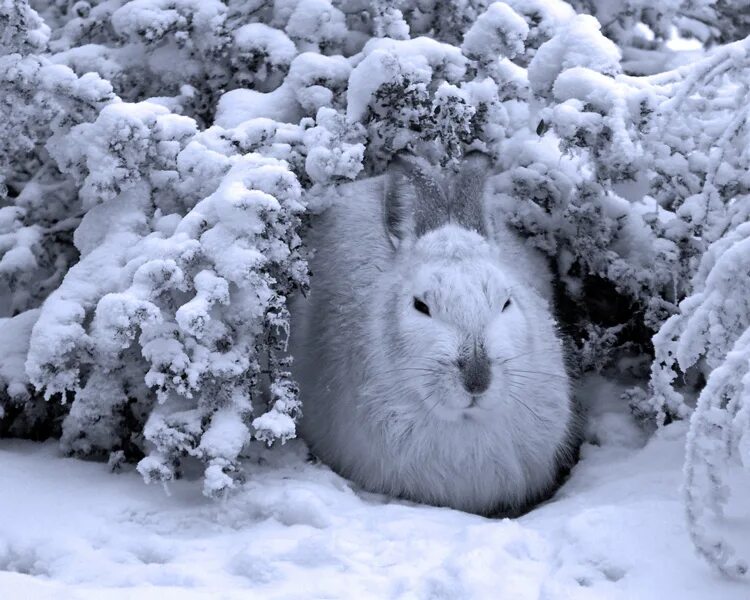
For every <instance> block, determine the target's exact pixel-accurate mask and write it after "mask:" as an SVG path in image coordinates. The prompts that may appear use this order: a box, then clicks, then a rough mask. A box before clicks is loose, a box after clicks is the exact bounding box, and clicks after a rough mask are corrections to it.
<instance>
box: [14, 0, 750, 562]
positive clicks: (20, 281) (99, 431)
mask: <svg viewBox="0 0 750 600" xmlns="http://www.w3.org/2000/svg"><path fill="white" fill-rule="evenodd" d="M675 32H678V33H679V35H681V36H682V37H683V38H693V39H695V40H698V41H699V42H700V43H702V44H703V47H702V49H699V50H692V51H679V50H675V49H674V48H673V46H672V43H671V42H670V43H668V40H669V39H670V38H672V37H673V36H674V34H675ZM749 33H750V21H749V20H748V16H747V11H746V10H743V3H742V2H740V1H739V0H722V1H714V0H670V1H669V2H663V3H653V2H650V3H647V2H645V0H627V1H626V2H620V3H615V2H605V1H599V0H570V2H565V1H563V0H505V1H504V2H489V1H486V0H460V1H455V2H449V3H447V2H438V1H437V0H419V1H417V0H397V1H395V2H385V1H383V0H373V1H363V0H275V1H273V2H259V1H253V2H240V1H236V0H229V1H219V0H210V1H205V2H204V1H198V0H129V1H128V0H107V1H104V2H68V3H65V2H42V1H35V2H32V3H29V2H28V1H27V0H0V112H1V113H2V115H3V119H2V120H0V166H2V169H0V337H1V338H2V340H3V342H4V343H3V344H1V345H0V435H14V436H22V437H23V436H26V437H34V438H45V437H57V438H59V439H60V442H61V446H62V448H63V449H64V450H65V451H66V452H68V453H71V454H76V455H85V456H97V457H101V458H105V459H106V458H107V457H110V459H111V461H110V462H111V464H113V465H116V464H119V463H120V462H121V461H122V460H127V461H131V462H136V463H137V464H138V470H139V472H140V473H141V474H142V475H143V477H144V478H145V479H146V480H147V481H161V482H167V481H170V480H173V479H175V478H178V477H180V476H181V475H182V473H183V471H184V470H185V469H186V468H188V467H187V466H188V465H189V464H190V463H193V464H195V463H197V464H201V465H203V469H204V472H205V477H204V491H205V493H206V494H208V495H210V496H220V495H224V494H226V493H227V491H228V490H229V489H230V488H232V487H233V486H235V485H236V484H237V482H239V481H242V478H243V472H242V460H241V459H242V456H243V455H244V454H245V453H246V452H247V450H248V447H249V445H252V444H253V443H258V442H262V443H268V444H271V445H272V444H274V443H275V442H277V441H278V442H283V441H284V440H287V439H290V438H292V437H294V436H295V435H296V432H295V422H296V419H297V418H298V417H299V415H300V412H301V411H302V410H303V407H302V406H301V405H300V402H299V399H298V397H297V385H296V383H295V382H294V381H293V379H292V378H291V376H290V373H289V365H290V361H291V357H289V356H288V355H287V352H286V340H287V337H288V334H289V319H288V312H287V302H288V299H289V297H290V296H291V295H292V294H296V293H305V291H306V288H307V286H308V283H309V282H308V272H307V264H306V249H305V246H304V244H303V239H304V236H303V235H302V234H303V232H304V228H305V227H308V226H311V227H314V226H315V219H314V218H313V217H312V213H315V212H317V211H319V210H322V209H324V208H325V207H326V205H327V202H328V201H329V200H330V198H331V197H332V190H331V186H332V185H334V184H337V183H339V182H342V181H347V180H352V179H355V178H358V177H366V176H370V175H378V174H380V173H382V171H383V170H384V168H385V166H386V165H387V164H388V162H389V161H390V160H391V159H392V158H393V157H394V155H396V154H397V153H400V152H415V153H418V154H420V155H421V156H423V157H424V158H425V159H426V160H428V161H431V162H433V163H436V164H439V165H440V167H441V168H443V169H453V168H454V167H455V165H456V164H457V163H458V162H459V161H460V160H461V158H462V157H463V155H464V154H465V153H466V152H468V151H471V150H478V151H481V152H484V153H485V154H487V155H489V157H490V158H491V160H492V163H493V170H494V172H495V173H496V176H495V177H493V178H491V180H490V182H489V184H488V194H489V196H488V197H489V198H490V199H491V200H490V202H489V209H490V213H491V214H490V215H489V216H490V217H491V218H493V219H503V220H505V221H507V222H508V223H509V225H510V226H511V227H513V228H515V229H516V230H517V231H518V232H519V233H520V234H521V235H523V236H524V237H525V238H526V243H528V244H530V245H532V246H534V247H536V248H539V249H541V250H542V251H543V252H545V253H546V254H547V255H548V256H549V258H550V262H551V264H553V265H554V267H555V271H556V273H555V274H556V279H557V284H558V285H557V291H558V294H557V295H558V298H557V300H558V309H559V310H558V313H559V318H560V320H561V325H562V328H563V330H564V331H565V332H566V334H567V336H568V339H569V347H570V352H571V355H572V359H571V361H570V362H571V364H573V365H576V366H577V368H578V369H579V370H581V371H587V370H588V371H599V372H602V373H605V374H609V375H612V374H617V373H619V372H622V371H626V372H627V373H626V374H627V376H628V377H629V378H630V380H631V381H633V380H635V381H638V382H640V384H639V385H638V386H636V387H635V388H633V389H631V390H630V391H629V392H628V393H627V394H626V395H625V396H626V399H627V401H629V404H630V407H631V408H632V410H633V412H634V414H635V415H636V416H637V417H638V418H639V420H642V421H644V422H652V423H656V424H663V423H666V422H669V421H672V420H675V419H688V418H689V419H690V422H691V433H690V436H689V444H688V458H687V461H686V471H685V474H686V488H685V489H686V492H685V496H686V497H685V499H686V505H687V507H688V517H689V521H690V524H691V528H692V534H693V537H694V541H695V542H696V545H697V546H698V548H699V549H700V551H701V553H702V554H703V555H704V556H705V557H706V558H707V559H708V560H710V561H711V562H713V563H714V564H716V565H717V566H719V567H720V568H721V569H723V570H724V571H727V572H732V573H739V572H742V571H743V570H744V567H743V566H742V565H741V564H739V563H737V561H733V559H732V558H731V557H730V551H729V549H728V546H726V545H725V544H723V543H721V542H720V541H717V540H716V539H714V536H713V532H712V531H711V528H710V525H709V524H708V523H709V521H708V520H707V519H705V518H704V517H703V513H702V511H703V510H704V509H705V508H712V509H719V508H720V507H721V506H722V503H723V501H724V500H725V497H726V495H725V487H724V486H723V484H722V481H723V479H722V477H723V469H724V467H725V466H726V465H727V464H729V463H730V462H732V461H735V460H736V459H739V460H740V461H741V462H742V463H743V464H745V465H747V464H748V462H750V451H749V450H748V448H750V441H748V440H750V431H749V428H750V416H748V415H750V412H748V411H749V410H750V409H748V407H747V406H748V389H749V388H748V377H750V376H749V375H748V356H749V355H748V327H750V304H748V298H750V288H748V269H750V265H748V260H747V258H748V256H750V247H749V246H748V243H749V242H748V239H750V231H749V230H748V219H750V176H749V175H748V173H750V168H749V167H750V150H749V149H750V138H749V137H748V136H749V135H750V134H749V133H748V127H747V120H748V110H750V109H749V108H748V107H750V102H749V101H748V94H749V92H748V90H749V89H750V79H749V78H748V73H749V72H750V70H749V69H748V64H749V62H750V42H748V38H746V37H745V36H747V35H748V34H749ZM376 225H377V226H379V224H373V227H375V226H376ZM649 366H650V368H649ZM696 398H697V403H696ZM254 440H255V442H254ZM191 468H192V467H191Z"/></svg>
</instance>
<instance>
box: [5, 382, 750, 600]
mask: <svg viewBox="0 0 750 600" xmlns="http://www.w3.org/2000/svg"><path fill="white" fill-rule="evenodd" d="M583 387H584V390H583V391H584V394H583V395H584V396H585V397H594V398H596V399H597V401H596V403H595V404H594V407H593V408H591V419H590V427H589V439H590V440H592V441H594V440H595V441H597V442H598V443H597V444H596V445H594V444H587V445H585V446H584V449H583V454H582V460H581V462H580V463H579V464H578V466H577V467H576V469H575V471H574V473H573V475H572V477H571V478H570V480H569V481H568V482H567V484H566V485H565V486H564V487H563V488H562V489H561V490H560V492H559V493H558V494H557V496H556V497H555V498H554V499H553V500H551V501H550V502H548V503H546V504H545V505H543V506H540V507H539V508H537V509H536V510H534V511H532V512H531V513H529V514H527V515H525V516H524V517H522V518H520V519H517V520H492V519H485V518H481V517H477V516H474V515H469V514H464V513H461V512H458V511H454V510H448V509H440V508H432V507H425V506H417V505H413V504H408V503H404V502H398V501H389V500H387V499H385V498H382V497H380V496H374V495H371V494H364V493H362V492H360V491H357V490H355V489H353V488H352V486H351V485H350V484H349V483H348V482H347V481H345V480H344V479H342V478H340V477H338V476H336V475H335V474H333V473H332V472H331V471H330V470H329V469H328V468H326V467H325V466H323V465H321V464H311V463H309V462H306V460H305V458H306V451H305V449H304V447H303V446H302V444H301V443H298V442H295V443H290V444H287V449H286V450H285V451H283V452H268V453H265V457H264V458H262V459H261V460H259V461H256V462H258V464H254V465H248V469H249V471H250V475H251V476H250V478H249V480H248V483H247V484H245V486H244V487H243V488H242V489H241V491H240V492H239V493H237V494H235V495H233V496H232V497H231V498H229V499H228V500H226V501H224V502H215V501H211V500H208V499H206V498H204V497H203V496H202V495H201V485H202V482H201V481H200V478H199V477H196V478H195V479H192V480H182V481H179V482H177V483H175V484H172V485H171V486H170V488H169V491H170V495H165V493H164V491H163V489H162V488H161V487H160V486H156V485H151V486H146V485H144V484H143V482H142V480H141V478H140V476H139V475H138V474H137V473H135V472H134V471H132V470H131V471H126V472H124V473H119V474H111V473H109V472H108V470H107V467H106V465H103V464H99V463H93V462H84V461H80V460H75V459H70V458H62V457H60V455H59V453H58V451H57V448H56V446H55V445H54V444H52V443H46V444H34V443H31V442H26V441H14V440H0V598H3V599H13V600H15V599H24V600H26V599H36V598H54V599H56V600H57V599H67V598H73V599H79V598H81V599H83V598H92V599H94V598H95V599H102V598H138V599H139V600H140V599H148V598H159V599H160V600H166V599H169V598H180V599H182V598H210V599H221V598H243V599H248V598H250V599H252V598H263V599H271V598H347V599H349V598H357V599H359V598H424V599H427V598H446V599H448V598H450V599H454V598H498V599H506V598H507V599H512V600H525V599H531V598H534V599H537V598H539V599H545V600H569V599H570V600H577V599H606V600H617V599H620V598H622V599H628V600H631V599H638V600H648V599H650V598H653V599H655V600H667V599H671V598H679V599H680V600H690V599H712V600H713V599H720V600H733V599H737V600H740V599H742V600H746V599H747V598H748V597H750V586H748V584H747V583H745V582H736V581H730V580H727V579H724V578H722V577H721V576H719V575H718V574H716V573H715V572H714V571H712V570H711V569H710V568H709V567H708V566H706V565H705V564H704V563H703V562H702V561H701V560H699V558H698V557H697V556H696V555H695V553H694V551H693V547H692V544H691V543H690V540H689V538H688V535H687V532H686V528H685V523H684V515H683V510H684V509H683V505H682V503H681V499H680V483H681V467H682V460H683V456H684V437H685V431H686V424H685V423H676V424H673V425H670V426H667V427H666V428H664V429H662V430H661V431H659V432H657V433H656V434H655V435H654V436H653V437H651V438H650V439H649V441H648V443H646V445H645V446H644V440H645V439H646V438H645V436H644V435H642V434H641V432H640V431H639V430H638V429H637V427H636V426H635V425H634V424H633V423H632V421H631V420H630V417H629V416H628V415H627V414H626V412H625V409H624V407H623V403H622V402H621V401H619V400H618V395H619V389H618V388H616V387H615V386H614V385H612V384H609V383H607V382H604V381H602V380H593V381H589V382H588V383H586V384H584V386H583ZM733 483H734V491H735V498H738V497H740V498H741V497H743V496H744V497H748V496H747V493H748V492H750V485H748V482H747V481H742V480H740V479H739V475H738V476H737V477H735V478H733ZM735 508H736V509H737V510H733V509H735ZM742 514H743V511H742V510H741V507H737V506H736V505H731V504H730V510H729V511H728V514H727V520H726V523H727V525H725V526H724V528H725V529H728V530H729V535H730V536H731V538H732V540H733V543H734V544H735V546H736V547H737V549H738V551H740V552H741V553H742V554H744V555H745V556H748V555H750V519H749V518H748V516H747V512H746V511H745V513H744V514H745V516H744V517H740V516H739V515H742ZM725 533H727V532H726V531H725Z"/></svg>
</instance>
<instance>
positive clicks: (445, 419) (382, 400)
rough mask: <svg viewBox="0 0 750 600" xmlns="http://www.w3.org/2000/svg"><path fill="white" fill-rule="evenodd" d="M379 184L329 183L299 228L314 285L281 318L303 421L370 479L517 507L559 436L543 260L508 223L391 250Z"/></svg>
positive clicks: (331, 460) (350, 471)
mask: <svg viewBox="0 0 750 600" xmlns="http://www.w3.org/2000/svg"><path fill="white" fill-rule="evenodd" d="M387 186H388V180H387V179H386V178H384V177H380V178H374V179H370V180H364V181H362V182H357V183H354V184H349V185H346V186H341V188H339V192H338V195H337V197H336V198H335V200H334V202H333V205H332V206H331V207H330V208H329V209H328V210H327V211H326V213H325V214H324V215H322V216H321V217H319V218H318V221H317V222H316V223H315V225H314V227H313V228H312V233H311V234H310V236H309V239H308V243H309V245H310V246H311V247H312V248H313V249H314V251H315V254H314V257H313V259H312V261H311V270H312V273H313V279H312V289H311V292H310V294H309V297H308V299H307V300H304V299H301V298H300V299H298V301H297V302H296V303H295V306H294V310H293V327H292V331H293V334H292V335H293V338H292V349H293V352H294V355H295V376H296V377H297V379H298V381H299V383H300V386H301V394H302V399H303V418H302V422H301V431H302V434H303V436H304V438H305V439H306V441H307V442H308V443H309V445H310V447H311V449H312V451H313V452H314V453H315V454H316V455H318V456H319V457H320V458H321V459H322V460H323V461H325V462H326V463H328V464H329V465H331V466H332V467H333V468H334V469H335V470H336V471H338V472H339V473H341V474H342V475H344V476H346V477H349V478H351V479H352V480H354V481H355V482H357V483H359V484H360V485H362V486H363V487H364V488H366V489H368V490H370V491H376V492H383V493H387V494H391V495H394V496H399V497H403V498H408V499H412V500H415V501H419V502H425V503H430V504H436V505H442V506H451V507H454V508H458V509H462V510H467V511H471V512H477V513H484V514H488V513H492V512H495V511H500V512H504V513H506V514H509V513H513V512H516V511H517V510H519V509H520V508H522V507H524V506H526V505H527V504H528V503H529V502H530V501H533V500H536V499H538V498H540V497H542V496H543V495H544V494H545V493H546V492H547V491H548V490H550V489H551V488H552V486H553V485H554V482H555V479H556V476H557V473H558V470H559V466H560V461H561V459H562V457H563V455H564V454H565V453H566V452H567V450H568V449H569V448H568V446H569V438H570V430H571V421H572V410H571V404H570V400H569V386H568V380H567V376H566V374H565V368H564V364H563V351H562V346H561V343H560V341H559V339H558V337H557V333H556V327H555V323H554V320H553V319H552V317H551V315H550V312H549V308H548V299H547V298H546V297H545V296H546V295H548V294H549V282H548V274H547V271H546V268H545V265H544V262H543V261H542V260H541V259H540V258H539V257H537V256H536V255H534V254H533V253H532V252H530V251H529V250H527V249H525V248H524V247H523V245H522V244H521V243H520V242H519V241H518V240H517V239H516V238H515V237H514V236H513V235H511V234H510V232H508V231H507V230H505V229H502V228H501V229H500V230H499V231H497V232H496V233H495V234H494V235H492V236H490V237H491V238H493V241H491V242H488V241H487V240H486V239H484V238H483V237H482V236H480V235H479V234H478V233H476V232H474V231H469V230H468V229H466V228H464V227H461V226H460V225H461V224H460V223H459V224H455V223H453V224H451V223H446V224H442V225H440V224H437V225H433V226H431V227H429V228H427V230H426V231H423V232H421V235H420V236H419V237H416V236H415V237H414V239H413V240H411V241H404V243H403V244H402V245H401V246H400V247H399V248H398V250H394V248H393V246H392V245H391V243H390V242H389V238H388V235H387V234H386V232H385V231H384V229H383V227H382V225H381V223H383V221H384V219H386V220H388V218H389V217H388V215H385V214H384V210H385V211H387V208H386V209H384V206H383V203H382V202H381V199H382V198H383V196H384V194H386V193H387ZM420 294H422V295H420ZM511 298H512V304H511ZM423 300H424V301H423ZM428 304H429V306H428ZM415 308H416V310H415ZM420 313H421V314H420Z"/></svg>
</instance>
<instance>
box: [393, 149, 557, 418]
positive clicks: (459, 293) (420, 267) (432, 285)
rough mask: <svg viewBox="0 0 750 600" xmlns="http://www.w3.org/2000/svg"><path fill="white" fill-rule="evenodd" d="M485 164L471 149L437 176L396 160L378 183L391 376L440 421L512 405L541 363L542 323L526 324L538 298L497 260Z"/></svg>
mask: <svg viewBox="0 0 750 600" xmlns="http://www.w3.org/2000/svg"><path fill="white" fill-rule="evenodd" d="M486 163H487V161H486V158H485V157H483V156H482V155H475V156H472V155H470V156H468V157H467V158H466V159H465V162H464V164H463V165H462V168H461V169H460V171H459V172H458V174H457V175H456V176H454V177H451V178H449V179H448V180H442V179H439V178H438V177H437V176H435V175H433V174H432V171H431V169H430V168H429V167H427V166H423V165H420V163H418V162H417V161H416V160H405V159H399V161H398V162H397V163H396V164H394V166H392V167H391V169H390V171H389V174H388V178H387V183H386V190H385V200H384V202H385V210H384V215H385V226H386V232H387V234H388V236H389V239H390V240H391V243H392V246H393V253H394V254H393V259H394V265H395V270H396V273H397V277H396V279H395V280H394V282H393V285H392V286H390V288H389V289H388V291H387V294H388V297H387V298H386V299H385V302H384V310H385V312H386V314H385V322H386V326H385V328H384V335H385V337H386V339H385V340H384V347H385V348H386V350H387V358H388V362H389V363H390V365H389V367H390V373H391V377H392V381H393V382H394V383H396V382H398V385H404V386H408V387H410V388H411V389H412V390H416V391H417V393H418V396H419V398H420V402H422V403H423V404H424V408H425V410H427V411H429V413H430V414H432V415H434V416H436V417H438V418H442V419H446V420H456V419H464V418H470V419H479V420H481V419H484V418H486V417H488V416H489V413H490V412H494V413H497V412H500V411H503V410H507V409H508V408H509V407H510V406H511V405H513V404H514V402H518V401H520V400H519V399H520V398H522V397H523V389H524V388H525V387H526V386H527V385H528V383H529V381H530V379H531V378H533V371H534V369H533V368H532V366H530V365H535V364H539V362H538V361H539V360H540V359H542V357H541V356H539V353H540V352H542V351H543V350H544V347H543V346H544V344H543V343H542V344H540V343H539V341H538V338H540V334H539V333H538V332H539V331H540V329H539V328H540V327H541V331H548V326H549V324H548V323H535V322H532V321H533V320H535V319H536V318H537V316H538V315H539V314H541V315H544V316H546V314H547V313H546V312H545V311H544V310H540V308H539V307H540V302H543V301H542V300H541V298H539V297H538V296H537V295H536V294H535V293H534V292H532V291H530V290H529V289H528V288H527V286H524V285H522V284H521V283H520V282H518V281H517V280H516V279H515V278H514V276H513V274H512V272H510V270H509V269H508V268H507V267H504V266H503V261H502V260H500V256H499V250H498V248H497V246H496V245H495V244H494V243H493V241H492V236H491V235H488V229H490V228H491V225H490V223H489V220H488V219H487V218H486V216H485V215H486V213H485V209H484V187H485V185H484V184H485V178H486V168H487V164H486ZM506 264H507V263H506ZM548 344H549V342H547V345H548ZM412 396H413V395H412Z"/></svg>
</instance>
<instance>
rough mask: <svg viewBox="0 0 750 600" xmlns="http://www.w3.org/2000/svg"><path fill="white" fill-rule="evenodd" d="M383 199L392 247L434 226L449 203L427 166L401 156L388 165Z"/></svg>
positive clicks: (387, 229) (387, 231)
mask: <svg viewBox="0 0 750 600" xmlns="http://www.w3.org/2000/svg"><path fill="white" fill-rule="evenodd" d="M383 201H384V210H383V213H384V217H385V218H384V221H385V231H386V234H387V235H388V239H389V241H390V242H391V245H392V246H393V248H394V249H395V248H398V246H399V245H400V244H401V243H402V242H403V241H404V240H407V239H413V238H415V237H418V236H420V235H422V234H423V233H425V232H426V231H429V230H430V229H433V228H435V226H436V223H437V221H439V220H440V219H441V215H442V213H443V212H444V210H445V209H444V207H446V206H447V204H448V203H447V200H446V196H445V192H444V191H443V188H442V187H441V186H440V184H439V183H438V181H437V180H436V179H435V178H434V177H433V176H432V175H431V174H430V170H429V167H428V166H425V165H422V164H420V163H419V162H418V160H417V159H416V158H414V157H408V158H407V157H404V156H398V157H396V158H395V159H394V160H393V161H392V162H391V164H390V165H388V170H387V173H386V181H385V197H384V199H383ZM432 221H435V223H433V222H432Z"/></svg>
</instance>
